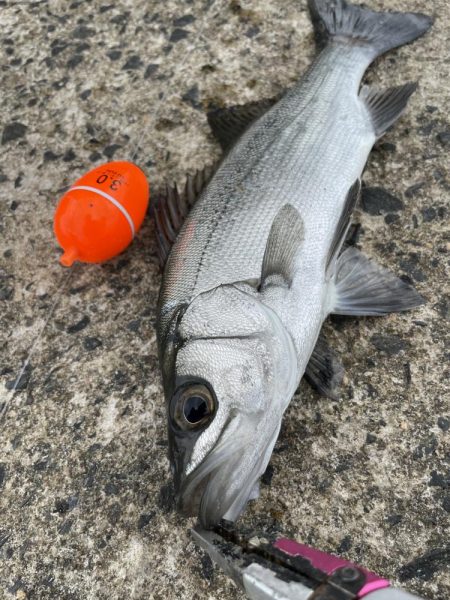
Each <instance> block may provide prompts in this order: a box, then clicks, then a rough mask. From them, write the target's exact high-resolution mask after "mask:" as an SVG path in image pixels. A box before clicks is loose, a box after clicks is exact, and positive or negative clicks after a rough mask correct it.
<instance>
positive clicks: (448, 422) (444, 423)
mask: <svg viewBox="0 0 450 600" xmlns="http://www.w3.org/2000/svg"><path fill="white" fill-rule="evenodd" d="M437 424H438V427H439V429H442V431H448V430H449V429H450V419H446V418H445V417H439V419H438V422H437Z"/></svg>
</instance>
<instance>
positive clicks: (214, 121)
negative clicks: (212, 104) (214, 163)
mask: <svg viewBox="0 0 450 600" xmlns="http://www.w3.org/2000/svg"><path fill="white" fill-rule="evenodd" d="M280 97H281V95H278V96H274V97H273V98H264V99H263V100H258V101H256V102H249V103H248V104H241V105H239V104H238V105H234V106H229V107H228V108H218V109H215V110H211V111H209V112H208V115H207V118H208V123H209V126H210V127H211V130H212V132H213V134H214V136H215V138H216V139H217V141H218V142H219V144H220V145H221V147H222V150H228V148H230V146H232V145H233V144H234V143H235V141H236V140H237V139H238V138H239V137H240V136H241V135H242V134H243V133H244V131H245V130H246V129H247V127H249V125H251V124H252V123H254V122H255V121H256V120H257V119H259V117H262V115H263V114H264V113H265V112H267V111H268V110H269V108H272V106H274V105H275V104H276V103H277V102H278V100H279V99H280Z"/></svg>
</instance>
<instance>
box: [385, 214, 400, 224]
mask: <svg viewBox="0 0 450 600" xmlns="http://www.w3.org/2000/svg"><path fill="white" fill-rule="evenodd" d="M397 221H400V217H399V216H398V215H395V214H393V213H389V214H388V215H386V216H385V217H384V222H385V223H386V225H391V224H392V223H397Z"/></svg>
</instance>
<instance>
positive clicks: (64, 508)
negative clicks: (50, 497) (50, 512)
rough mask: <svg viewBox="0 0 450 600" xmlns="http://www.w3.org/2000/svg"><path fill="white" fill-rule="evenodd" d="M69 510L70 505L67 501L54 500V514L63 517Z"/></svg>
mask: <svg viewBox="0 0 450 600" xmlns="http://www.w3.org/2000/svg"><path fill="white" fill-rule="evenodd" d="M69 510H70V504H69V503H68V502H67V500H56V501H55V512H57V513H59V514H60V515H63V514H64V513H66V512H68V511H69Z"/></svg>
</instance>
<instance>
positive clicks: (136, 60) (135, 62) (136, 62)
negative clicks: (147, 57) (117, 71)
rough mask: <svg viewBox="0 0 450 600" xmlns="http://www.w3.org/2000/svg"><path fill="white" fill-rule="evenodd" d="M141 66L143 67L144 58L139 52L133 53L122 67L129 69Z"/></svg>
mask: <svg viewBox="0 0 450 600" xmlns="http://www.w3.org/2000/svg"><path fill="white" fill-rule="evenodd" d="M140 67H142V60H141V59H140V57H139V56H138V55H137V54H133V56H130V58H129V59H128V60H127V62H126V63H125V64H124V65H123V67H122V69H124V70H125V71H128V70H134V69H139V68H140Z"/></svg>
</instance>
